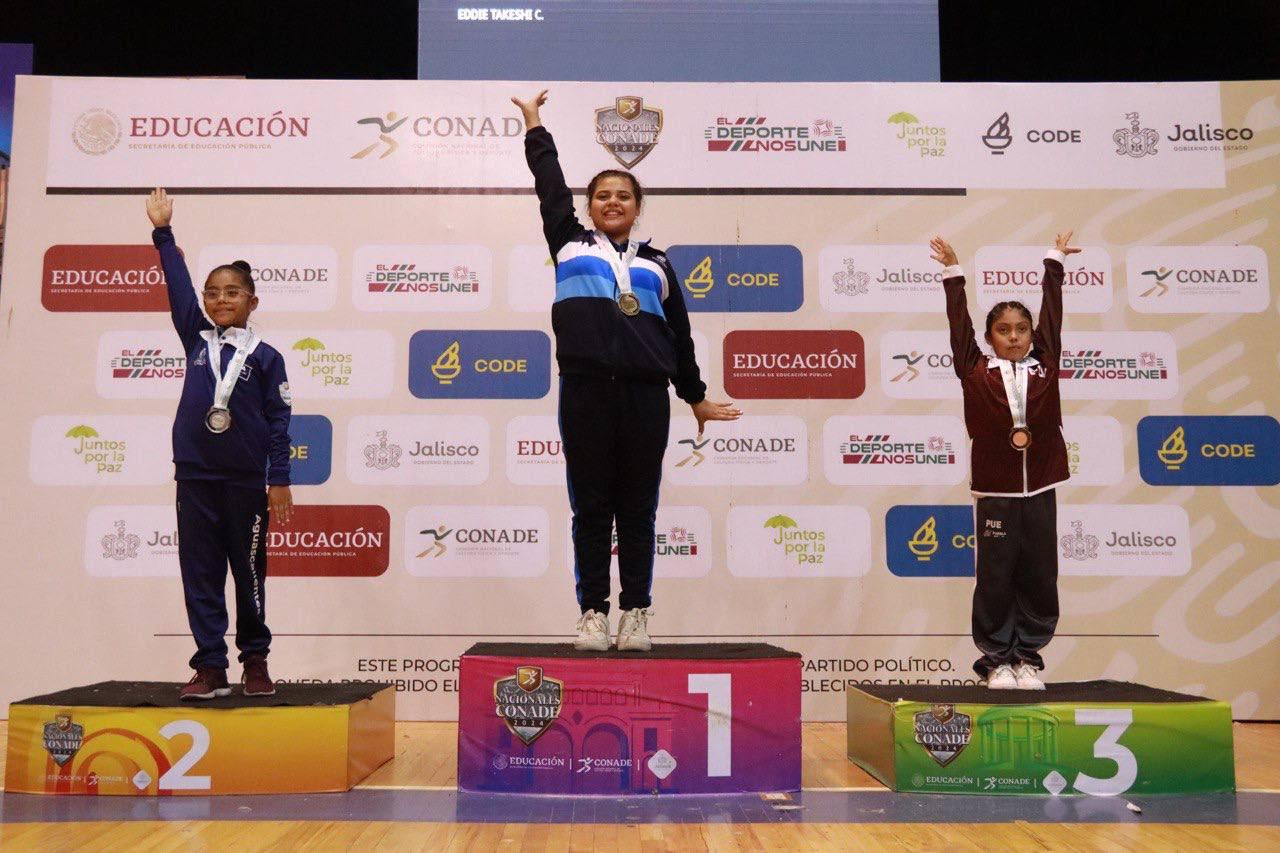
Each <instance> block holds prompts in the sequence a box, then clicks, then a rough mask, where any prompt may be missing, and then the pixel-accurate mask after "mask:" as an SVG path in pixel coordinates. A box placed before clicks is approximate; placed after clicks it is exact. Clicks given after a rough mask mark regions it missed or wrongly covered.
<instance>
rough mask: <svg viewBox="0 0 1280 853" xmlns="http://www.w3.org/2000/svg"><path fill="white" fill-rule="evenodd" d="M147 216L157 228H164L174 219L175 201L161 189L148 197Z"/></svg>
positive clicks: (156, 189) (154, 190)
mask: <svg viewBox="0 0 1280 853" xmlns="http://www.w3.org/2000/svg"><path fill="white" fill-rule="evenodd" d="M147 216H148V217H149V218H150V219H151V224H152V225H153V226H155V227H156V228H164V227H165V226H166V225H168V224H169V222H170V221H171V220H172V219H173V199H171V198H169V194H168V193H167V192H165V191H164V190H162V189H160V188H159V187H156V188H155V189H153V190H152V191H151V195H149V196H147Z"/></svg>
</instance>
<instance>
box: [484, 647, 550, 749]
mask: <svg viewBox="0 0 1280 853" xmlns="http://www.w3.org/2000/svg"><path fill="white" fill-rule="evenodd" d="M493 701H494V704H495V706H496V707H495V710H496V711H497V714H498V716H499V717H501V718H502V721H503V722H504V723H506V724H507V728H508V729H510V730H511V733H512V734H513V735H515V736H516V737H518V738H520V740H521V741H522V742H523V743H524V744H525V745H526V746H527V745H529V744H531V743H533V742H534V741H535V740H537V739H538V738H539V737H541V736H542V734H543V732H545V731H546V730H547V729H548V728H550V727H551V724H552V723H554V722H555V721H556V719H557V718H559V716H560V709H561V707H562V706H563V705H564V682H563V681H560V680H559V679H556V678H551V677H550V676H548V675H545V674H544V673H543V671H542V667H540V666H518V667H516V673H515V675H511V676H507V677H506V678H499V679H498V680H497V681H495V682H493Z"/></svg>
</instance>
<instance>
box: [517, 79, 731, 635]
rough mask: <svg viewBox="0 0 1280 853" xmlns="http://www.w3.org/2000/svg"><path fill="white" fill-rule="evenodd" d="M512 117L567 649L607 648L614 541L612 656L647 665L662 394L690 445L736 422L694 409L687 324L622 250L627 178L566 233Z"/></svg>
mask: <svg viewBox="0 0 1280 853" xmlns="http://www.w3.org/2000/svg"><path fill="white" fill-rule="evenodd" d="M546 94H547V93H546V92H545V91H543V92H541V93H539V94H538V95H537V96H536V97H534V98H532V99H530V100H529V101H521V100H519V99H517V98H512V99H511V100H512V102H513V103H515V104H516V106H518V107H519V108H520V110H521V112H523V113H524V120H525V125H526V127H527V133H526V134H525V156H526V158H527V159H528V162H529V169H530V171H532V172H533V178H534V187H535V189H536V191H537V193H538V201H539V203H540V206H541V210H542V228H543V233H544V235H545V236H546V238H547V246H548V248H550V250H551V256H552V258H553V259H554V261H555V265H556V292H555V302H554V304H553V305H552V308H551V325H552V328H553V330H554V331H555V336H556V361H557V363H558V365H559V367H560V434H561V438H562V441H563V446H564V456H565V463H566V465H567V468H568V479H569V503H570V507H571V509H572V511H573V552H574V562H575V567H574V572H575V576H576V578H577V592H578V605H579V608H580V610H581V613H582V615H581V618H580V619H579V621H578V639H577V641H576V642H575V644H574V645H575V646H576V647H577V648H579V649H582V650H589V651H605V650H607V649H608V648H609V622H608V613H609V562H610V535H611V533H612V529H613V526H614V524H615V522H616V524H617V531H618V573H619V581H620V585H621V587H622V590H621V594H620V595H619V599H618V604H619V607H620V609H621V610H622V617H621V619H620V621H619V624H618V636H617V644H618V648H619V649H620V650H623V651H648V650H649V649H650V648H651V645H652V644H651V641H650V639H649V635H648V630H647V618H648V608H649V605H650V603H651V601H650V588H651V586H652V582H653V552H654V529H653V528H654V516H655V513H656V512H657V506H658V484H659V482H660V481H661V479H662V457H663V454H664V453H665V452H666V448H667V432H668V427H669V422H670V416H671V407H670V398H669V397H668V396H667V383H668V381H672V382H674V384H675V388H676V393H677V394H679V395H680V398H681V399H682V400H684V401H685V402H686V403H688V404H689V405H690V406H692V407H693V414H694V416H695V417H696V418H697V420H698V432H699V434H701V432H702V427H703V424H704V423H705V422H706V421H708V420H733V419H735V418H737V417H738V416H739V414H741V413H740V412H739V411H738V410H737V409H735V408H733V407H731V406H729V405H728V404H726V403H714V402H711V401H710V400H707V399H706V387H707V386H706V385H705V384H704V383H703V382H702V379H701V377H700V375H699V371H698V364H697V361H696V360H695V358H694V352H693V339H692V337H691V336H690V330H689V315H688V313H687V312H686V310H685V305H684V298H683V296H682V295H681V293H680V287H679V284H678V283H677V281H676V276H675V272H674V271H673V270H672V268H671V264H670V263H669V262H668V261H667V258H666V256H665V255H664V254H662V252H659V251H658V250H657V249H654V248H653V247H651V246H650V245H649V244H648V243H647V242H646V243H637V242H635V241H634V240H632V239H631V229H632V226H633V225H634V224H635V220H636V216H637V215H638V214H639V211H640V204H641V201H642V198H643V190H642V189H641V188H640V184H639V182H638V181H637V180H636V179H635V176H633V175H632V174H631V173H629V172H623V171H619V170H616V169H609V170H606V171H604V172H601V173H600V174H598V175H596V176H595V177H594V178H592V179H591V182H590V184H589V185H588V186H587V203H588V213H589V215H590V217H591V222H592V225H594V226H595V227H594V229H590V230H589V229H587V228H584V227H583V226H582V224H581V223H579V221H578V218H577V217H576V216H575V215H574V212H573V193H572V192H570V190H569V187H568V186H567V185H566V184H565V179H564V173H563V172H562V171H561V169H560V161H559V158H558V156H557V154H556V147H555V143H554V142H553V141H552V139H551V134H550V133H548V132H547V130H546V128H544V127H543V126H542V121H541V117H540V115H539V107H541V106H542V105H543V104H544V103H546V99H547V98H546Z"/></svg>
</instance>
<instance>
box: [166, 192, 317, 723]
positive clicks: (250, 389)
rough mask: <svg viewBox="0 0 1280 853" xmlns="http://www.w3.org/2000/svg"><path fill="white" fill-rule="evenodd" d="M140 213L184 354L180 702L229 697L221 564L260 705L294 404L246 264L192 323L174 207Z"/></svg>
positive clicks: (265, 689) (228, 276) (266, 679)
mask: <svg viewBox="0 0 1280 853" xmlns="http://www.w3.org/2000/svg"><path fill="white" fill-rule="evenodd" d="M147 215H148V216H149V217H150V218H151V223H152V225H154V226H155V230H154V231H153V232H152V234H151V239H152V242H154V243H155V245H156V248H157V249H159V250H160V263H161V266H162V267H163V269H164V274H165V279H166V281H167V283H168V288H169V310H170V313H171V314H172V316H173V326H174V329H176V330H177V332H178V337H179V338H181V339H182V347H183V350H184V351H185V352H186V354H187V372H186V379H185V381H184V383H183V386H182V398H181V399H180V400H179V402H178V412H177V414H176V415H175V417H174V421H173V462H174V467H175V469H176V473H175V474H174V479H175V480H177V482H178V498H177V511H178V563H179V565H180V566H181V569H182V588H183V593H184V595H185V597H186V605H187V620H188V622H189V623H190V625H191V633H192V635H193V636H194V638H195V641H196V653H195V654H194V655H193V656H192V657H191V667H192V669H194V670H195V674H194V675H193V676H192V678H191V681H190V682H188V683H187V684H186V685H185V686H184V687H183V688H182V690H181V692H180V696H181V698H183V699H212V698H213V697H215V696H226V695H228V694H229V693H230V692H231V688H230V686H229V685H228V683H227V644H226V640H225V635H226V632H227V621H228V620H227V602H226V585H227V564H228V563H230V565H231V575H232V578H233V580H234V582H235V590H236V647H237V648H238V649H239V650H240V662H241V664H242V665H243V668H244V673H243V676H242V678H241V681H242V683H243V685H244V693H245V695H247V696H265V695H270V694H272V693H274V692H275V686H274V684H273V683H272V681H271V676H270V675H269V674H268V672H267V653H268V651H269V650H270V646H271V631H269V630H268V629H267V623H266V590H265V588H264V582H265V580H266V575H267V525H268V522H269V519H270V517H271V515H272V514H274V515H275V516H276V517H277V518H278V519H280V520H281V521H282V522H287V521H288V520H289V516H290V514H291V513H292V510H293V497H292V495H291V494H290V491H289V415H290V405H291V403H292V398H291V397H290V394H289V381H288V378H287V377H286V376H285V365H284V358H283V356H281V355H280V353H279V352H277V351H276V350H274V349H273V348H272V347H271V346H269V345H268V344H266V343H264V342H261V341H258V340H257V336H256V333H254V332H252V331H250V330H249V329H248V321H249V314H250V312H252V311H253V310H254V309H255V308H257V307H258V297H257V296H255V295H254V284H253V276H252V274H251V271H250V269H249V265H248V264H246V263H245V262H244V261H236V262H235V263H234V264H228V265H225V266H220V267H217V268H216V269H214V270H213V271H212V272H211V273H209V277H208V279H207V280H206V281H205V284H204V292H203V299H204V312H205V313H204V314H202V313H201V311H200V305H199V304H198V303H197V301H196V297H195V293H194V291H193V289H192V285H191V275H190V273H189V272H188V271H187V265H186V262H185V261H184V260H183V258H182V254H181V252H179V251H178V246H177V244H176V243H175V242H174V239H173V230H172V229H171V228H170V227H169V222H170V219H171V218H172V216H173V202H172V201H171V200H170V199H169V197H168V195H167V194H166V193H165V191H164V190H159V189H157V190H155V191H154V192H153V193H152V194H151V197H150V198H149V199H148V200H147ZM206 314H207V315H208V316H207V318H206V316H205V315H206ZM211 320H212V322H210V321H211ZM215 359H216V361H217V364H218V368H217V374H218V375H219V376H222V377H226V379H225V381H224V382H223V383H218V382H217V381H216V379H215V370H214V368H213V366H212V365H213V364H214V360H215ZM232 373H234V374H235V376H234V378H232ZM220 391H221V393H220ZM228 393H229V396H227V394H228ZM223 398H225V399H223ZM268 484H270V485H268Z"/></svg>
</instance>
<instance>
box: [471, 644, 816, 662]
mask: <svg viewBox="0 0 1280 853" xmlns="http://www.w3.org/2000/svg"><path fill="white" fill-rule="evenodd" d="M462 654H463V656H464V657H465V656H467V655H475V656H477V657H493V658H591V659H597V658H605V659H615V660H632V661H640V660H764V659H767V658H798V657H800V653H799V652H789V651H787V650H786V649H782V648H779V647H777V646H773V645H770V644H768V643H655V644H654V646H653V650H652V651H648V652H620V651H618V650H617V649H610V650H609V651H607V652H580V651H578V650H577V649H575V648H574V647H573V644H572V643H476V644H475V645H474V646H472V647H471V648H469V649H467V650H466V651H465V652H463V653H462Z"/></svg>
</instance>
